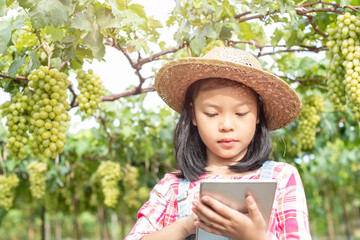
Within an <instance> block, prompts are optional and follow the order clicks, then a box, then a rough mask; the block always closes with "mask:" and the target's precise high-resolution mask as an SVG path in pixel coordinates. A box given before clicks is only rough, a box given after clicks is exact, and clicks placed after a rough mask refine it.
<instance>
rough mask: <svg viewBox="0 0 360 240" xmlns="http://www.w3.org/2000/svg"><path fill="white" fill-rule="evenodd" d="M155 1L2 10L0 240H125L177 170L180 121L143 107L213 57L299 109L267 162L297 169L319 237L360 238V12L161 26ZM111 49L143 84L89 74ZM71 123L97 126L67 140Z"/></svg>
mask: <svg viewBox="0 0 360 240" xmlns="http://www.w3.org/2000/svg"><path fill="white" fill-rule="evenodd" d="M146 2H147V1H140V0H138V1H135V0H133V1H130V0H116V1H115V0H105V1H97V0H80V1H75V0H26V1H23V0H22V1H17V0H0V114H1V120H2V121H1V122H0V239H29V240H33V239H56V240H58V239H122V238H124V237H125V236H126V235H127V234H128V233H129V231H130V230H131V228H132V226H133V224H134V223H135V221H136V217H137V211H138V209H139V208H140V206H141V205H142V204H143V203H144V202H145V201H146V200H147V199H148V194H149V191H150V190H151V189H152V187H153V186H154V184H155V183H156V182H157V181H158V180H159V179H161V178H162V177H163V175H164V174H165V173H166V172H169V171H174V170H176V163H175V160H174V156H173V142H172V135H173V130H174V127H175V125H176V122H177V120H178V115H177V114H176V113H175V112H174V111H173V110H171V109H169V108H168V107H165V106H163V105H161V106H156V107H152V108H149V107H145V105H146V103H147V101H149V98H147V97H146V96H147V95H149V94H150V93H152V92H154V91H155V88H154V85H153V84H154V75H155V74H156V72H157V70H158V69H159V68H160V67H161V65H162V64H164V63H166V62H167V61H169V60H172V59H175V58H180V57H190V56H191V57H199V56H200V57H201V56H204V55H205V54H206V53H207V52H208V51H209V50H211V49H212V48H214V47H217V46H228V47H234V48H240V49H246V50H248V51H250V52H251V53H252V54H253V55H254V56H255V57H257V58H258V59H259V61H260V62H261V64H262V66H263V68H264V69H265V70H267V71H269V72H272V73H274V74H275V75H277V76H278V77H281V78H282V79H283V80H284V81H286V82H288V83H289V84H290V86H291V87H293V88H294V89H295V91H296V92H297V93H298V95H299V96H300V98H301V100H302V112H301V114H300V117H299V118H298V119H297V120H296V121H295V122H294V123H291V124H290V125H289V126H288V127H286V128H284V129H280V130H276V131H274V132H272V133H271V137H272V140H273V151H272V158H273V159H274V160H276V161H284V162H287V163H290V164H292V165H294V166H296V167H297V169H298V170H299V172H300V175H301V177H302V180H303V184H304V187H305V192H306V197H307V203H308V208H309V214H310V216H309V217H310V227H311V233H312V236H313V239H321V240H322V239H330V240H335V239H349V240H350V239H360V200H359V199H360V184H359V183H360V151H359V150H360V149H359V146H360V124H359V122H360V14H359V12H360V1H358V0H354V1H350V0H337V1H314V0H304V1H300V0H283V1H271V0H261V1H260V0H173V1H169V2H171V3H172V6H173V9H172V10H171V11H170V12H169V13H168V15H167V19H166V21H162V20H159V19H158V16H156V15H151V14H149V13H148V11H147V8H146V6H147V4H149V3H147V4H146ZM154 4H156V5H158V7H161V4H162V3H161V1H160V0H156V1H154ZM164 32H169V33H171V34H172V36H171V38H172V41H166V40H164V36H163V34H164ZM109 51H116V52H117V53H118V54H120V55H121V56H123V57H124V58H123V59H125V60H124V62H118V63H117V64H118V65H119V68H121V67H122V66H123V65H128V66H130V67H131V69H132V73H133V75H134V78H135V79H136V80H137V84H135V85H130V86H128V85H126V84H127V81H126V79H124V76H125V75H122V74H118V75H116V74H114V75H113V76H112V77H111V78H112V79H111V81H113V80H114V79H115V80H116V82H117V84H118V85H122V86H126V87H127V88H126V90H124V91H122V92H115V91H114V89H113V88H112V87H111V88H109V87H108V88H106V87H105V83H106V82H108V81H110V79H106V78H101V77H100V75H101V70H97V71H99V72H96V70H95V69H90V68H89V67H88V66H89V64H90V65H91V64H92V63H93V62H95V61H97V62H105V55H106V53H107V52H109ZM107 61H111V59H110V60H109V59H107ZM105 63H107V62H105ZM148 69H150V70H149V71H147V70H148ZM147 105H152V103H150V104H149V103H148V104H147ZM75 117H79V118H80V119H81V120H82V121H83V122H86V121H93V122H94V123H95V124H94V126H93V127H92V128H90V129H81V130H79V131H77V132H70V131H69V128H70V127H71V126H70V125H71V123H72V122H71V119H72V118H75Z"/></svg>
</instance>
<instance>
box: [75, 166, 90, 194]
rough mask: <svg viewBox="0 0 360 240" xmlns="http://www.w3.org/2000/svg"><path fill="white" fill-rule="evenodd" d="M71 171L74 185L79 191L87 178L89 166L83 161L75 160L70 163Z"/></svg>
mask: <svg viewBox="0 0 360 240" xmlns="http://www.w3.org/2000/svg"><path fill="white" fill-rule="evenodd" d="M72 172H73V176H74V181H73V183H74V186H75V188H76V189H77V190H79V191H81V190H82V188H83V186H84V185H85V184H86V183H87V181H88V179H89V172H90V171H89V168H88V166H87V165H86V164H85V163H83V162H80V161H77V162H75V163H74V164H73V165H72Z"/></svg>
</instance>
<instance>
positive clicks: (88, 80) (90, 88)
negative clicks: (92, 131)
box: [76, 69, 104, 115]
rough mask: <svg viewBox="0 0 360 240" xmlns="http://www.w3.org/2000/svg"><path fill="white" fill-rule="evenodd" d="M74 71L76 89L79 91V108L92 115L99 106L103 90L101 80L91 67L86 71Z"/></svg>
mask: <svg viewBox="0 0 360 240" xmlns="http://www.w3.org/2000/svg"><path fill="white" fill-rule="evenodd" d="M76 73H77V77H76V79H77V81H78V83H79V85H78V89H79V90H80V92H81V93H80V94H79V95H78V101H79V107H80V110H81V111H83V112H85V113H86V114H88V115H92V114H93V113H94V112H95V111H96V110H97V109H98V108H99V103H100V102H101V98H100V97H101V96H102V95H103V92H104V88H103V86H102V81H101V79H100V77H99V76H97V75H95V74H94V72H93V71H92V70H91V69H89V70H88V72H87V73H86V72H84V71H83V70H81V69H79V70H77V72H76Z"/></svg>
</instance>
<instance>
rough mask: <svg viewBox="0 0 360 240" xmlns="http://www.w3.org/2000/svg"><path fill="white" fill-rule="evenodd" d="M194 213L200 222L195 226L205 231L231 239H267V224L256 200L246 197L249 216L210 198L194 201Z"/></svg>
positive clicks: (249, 196)
mask: <svg viewBox="0 0 360 240" xmlns="http://www.w3.org/2000/svg"><path fill="white" fill-rule="evenodd" d="M193 204H194V208H193V209H192V210H193V212H194V213H195V214H196V215H197V216H198V218H199V221H196V222H195V225H196V226H198V227H200V228H202V229H203V230H205V231H207V232H210V233H215V234H218V235H222V236H225V237H228V238H231V239H236V240H237V239H239V240H240V239H246V240H252V239H256V240H259V239H267V236H266V223H265V220H264V217H263V216H262V215H261V213H260V210H259V208H258V207H257V204H256V202H255V200H254V198H253V197H252V196H251V195H250V194H249V195H248V196H247V197H246V207H247V209H248V211H249V213H248V214H243V213H241V212H239V211H237V210H234V209H232V208H230V207H228V206H226V205H224V204H222V203H221V202H219V201H217V200H216V199H214V198H212V197H210V196H204V197H202V198H201V201H197V200H196V201H194V202H193Z"/></svg>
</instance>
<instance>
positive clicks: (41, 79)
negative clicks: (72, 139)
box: [28, 66, 70, 158]
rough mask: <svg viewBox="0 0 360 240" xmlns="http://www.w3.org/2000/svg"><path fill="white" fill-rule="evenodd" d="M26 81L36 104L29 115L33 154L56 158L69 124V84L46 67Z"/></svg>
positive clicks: (64, 78)
mask: <svg viewBox="0 0 360 240" xmlns="http://www.w3.org/2000/svg"><path fill="white" fill-rule="evenodd" d="M28 79H29V86H30V87H31V88H32V89H33V92H34V95H33V99H34V101H35V102H34V104H33V106H32V109H31V111H30V114H29V115H30V120H29V125H30V126H29V129H30V128H31V131H30V132H31V133H32V135H33V137H34V139H35V142H33V145H32V148H33V152H35V153H40V154H42V155H44V156H45V157H47V158H50V157H51V158H56V155H57V154H58V153H61V152H62V151H63V147H64V145H65V142H66V136H65V132H66V129H67V127H68V122H69V121H70V115H69V114H68V112H67V110H68V109H69V103H68V102H67V98H68V96H67V92H66V89H67V87H68V86H69V84H70V82H69V80H68V79H67V75H66V74H65V73H62V72H59V71H58V70H57V69H48V68H47V67H45V66H41V67H40V68H39V69H35V70H33V71H32V72H31V74H30V75H29V76H28Z"/></svg>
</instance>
